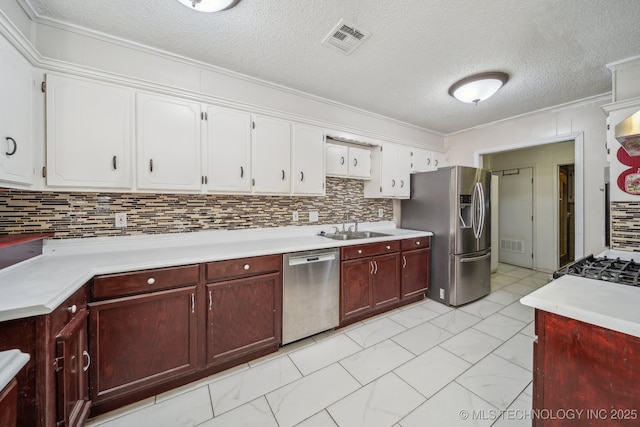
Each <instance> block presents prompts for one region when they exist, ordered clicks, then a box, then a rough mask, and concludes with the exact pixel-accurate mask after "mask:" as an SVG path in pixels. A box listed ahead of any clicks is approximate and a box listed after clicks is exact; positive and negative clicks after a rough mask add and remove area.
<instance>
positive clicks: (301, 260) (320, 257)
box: [289, 252, 336, 266]
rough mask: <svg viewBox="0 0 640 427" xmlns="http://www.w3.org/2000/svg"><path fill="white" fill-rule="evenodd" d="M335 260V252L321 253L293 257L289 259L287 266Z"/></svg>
mask: <svg viewBox="0 0 640 427" xmlns="http://www.w3.org/2000/svg"><path fill="white" fill-rule="evenodd" d="M335 259H336V253H335V252H323V253H317V254H307V255H301V256H293V257H291V258H289V265H290V266H294V265H303V264H313V263H316V262H327V261H334V260H335Z"/></svg>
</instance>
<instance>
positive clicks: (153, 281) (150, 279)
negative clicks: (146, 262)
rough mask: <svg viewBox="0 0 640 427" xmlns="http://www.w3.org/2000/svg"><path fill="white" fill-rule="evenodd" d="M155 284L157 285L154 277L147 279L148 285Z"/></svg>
mask: <svg viewBox="0 0 640 427" xmlns="http://www.w3.org/2000/svg"><path fill="white" fill-rule="evenodd" d="M154 283H156V279H154V278H153V277H149V278H148V279H147V284H148V285H153V284H154Z"/></svg>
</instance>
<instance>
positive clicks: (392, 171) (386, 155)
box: [380, 144, 400, 197]
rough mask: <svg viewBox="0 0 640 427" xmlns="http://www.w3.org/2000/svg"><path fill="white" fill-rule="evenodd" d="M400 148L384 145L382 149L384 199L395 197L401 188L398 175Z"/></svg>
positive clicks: (381, 179) (382, 189) (381, 183)
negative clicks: (397, 166)
mask: <svg viewBox="0 0 640 427" xmlns="http://www.w3.org/2000/svg"><path fill="white" fill-rule="evenodd" d="M397 147H398V146H397V145H395V144H383V145H382V147H381V148H380V150H381V151H380V187H381V196H382V197H395V195H396V191H397V189H398V188H399V186H400V182H399V180H398V177H397V174H396V169H397V168H396V163H397V161H398V148H397Z"/></svg>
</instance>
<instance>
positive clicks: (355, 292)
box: [340, 258, 374, 321]
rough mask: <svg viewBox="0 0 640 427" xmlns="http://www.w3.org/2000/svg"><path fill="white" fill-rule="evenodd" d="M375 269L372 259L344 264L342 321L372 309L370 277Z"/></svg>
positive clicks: (341, 302) (341, 298)
mask: <svg viewBox="0 0 640 427" xmlns="http://www.w3.org/2000/svg"><path fill="white" fill-rule="evenodd" d="M373 269H374V265H373V262H372V261H371V259H370V258H361V259H355V260H350V261H343V262H342V286H341V287H340V290H341V295H340V320H341V321H342V320H344V319H349V318H350V317H355V316H358V315H360V314H362V313H365V312H367V311H369V310H371V308H372V299H373V298H372V295H371V284H370V275H371V274H372V272H373Z"/></svg>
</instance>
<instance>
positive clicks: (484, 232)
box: [401, 166, 491, 306]
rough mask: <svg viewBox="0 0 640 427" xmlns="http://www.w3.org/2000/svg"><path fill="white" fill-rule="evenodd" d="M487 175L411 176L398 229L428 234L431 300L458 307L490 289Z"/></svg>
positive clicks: (454, 171) (466, 170)
mask: <svg viewBox="0 0 640 427" xmlns="http://www.w3.org/2000/svg"><path fill="white" fill-rule="evenodd" d="M490 194H491V172H490V171H488V170H485V169H478V168H471V167H465V166H450V167H444V168H440V169H438V170H436V171H433V172H422V173H417V174H414V175H411V198H410V199H408V200H403V201H402V216H401V227H402V228H410V229H414V230H425V231H432V232H433V237H432V238H431V283H430V290H429V298H431V299H434V300H436V301H439V302H442V303H444V304H447V305H453V306H458V305H462V304H466V303H468V302H470V301H474V300H476V299H478V298H481V297H483V296H485V295H487V294H488V293H489V292H490V290H491V282H490V280H491V230H490V227H491V221H490V219H491V205H490V201H489V198H490V197H489V196H490Z"/></svg>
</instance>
